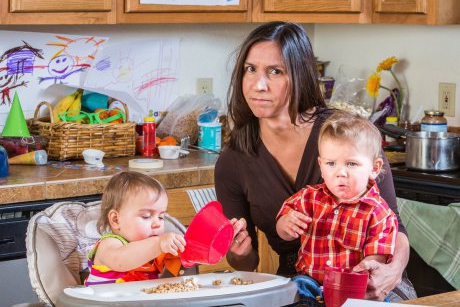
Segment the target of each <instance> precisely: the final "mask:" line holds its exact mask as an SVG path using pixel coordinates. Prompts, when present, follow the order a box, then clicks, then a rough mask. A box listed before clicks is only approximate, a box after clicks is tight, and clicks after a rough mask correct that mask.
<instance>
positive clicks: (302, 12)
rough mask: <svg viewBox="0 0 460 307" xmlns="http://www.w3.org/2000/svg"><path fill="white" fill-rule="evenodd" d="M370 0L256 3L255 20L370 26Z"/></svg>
mask: <svg viewBox="0 0 460 307" xmlns="http://www.w3.org/2000/svg"><path fill="white" fill-rule="evenodd" d="M371 6H372V2H371V1H369V0H253V9H252V21H254V22H265V21H274V20H286V21H294V22H301V23H368V22H370V18H371V12H372V11H371Z"/></svg>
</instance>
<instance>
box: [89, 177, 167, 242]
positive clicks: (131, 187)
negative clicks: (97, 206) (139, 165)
mask: <svg viewBox="0 0 460 307" xmlns="http://www.w3.org/2000/svg"><path fill="white" fill-rule="evenodd" d="M141 190H148V191H153V192H155V193H156V194H157V198H156V199H155V201H156V200H158V198H160V196H161V194H162V193H166V189H165V188H164V187H163V185H162V184H161V183H160V182H159V181H158V180H155V179H153V178H152V177H149V176H147V175H145V174H142V173H138V172H121V173H118V174H116V175H115V176H113V177H112V178H111V179H110V181H109V183H108V184H107V186H106V187H105V189H104V193H103V194H102V205H101V216H100V217H99V220H98V222H97V229H98V230H99V232H100V233H103V232H105V231H106V230H107V229H109V227H110V224H109V219H108V214H109V212H110V210H112V209H114V210H117V211H118V210H120V208H121V207H122V206H125V205H129V203H128V202H129V199H130V197H131V196H133V195H135V194H137V193H139V191H141Z"/></svg>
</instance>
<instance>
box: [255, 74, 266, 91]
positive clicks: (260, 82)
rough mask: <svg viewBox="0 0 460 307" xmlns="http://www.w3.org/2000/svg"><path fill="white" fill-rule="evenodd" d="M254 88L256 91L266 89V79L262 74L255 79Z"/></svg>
mask: <svg viewBox="0 0 460 307" xmlns="http://www.w3.org/2000/svg"><path fill="white" fill-rule="evenodd" d="M256 89H257V90H258V91H265V90H267V80H266V78H265V76H264V75H262V74H261V75H259V77H258V78H257V81H256Z"/></svg>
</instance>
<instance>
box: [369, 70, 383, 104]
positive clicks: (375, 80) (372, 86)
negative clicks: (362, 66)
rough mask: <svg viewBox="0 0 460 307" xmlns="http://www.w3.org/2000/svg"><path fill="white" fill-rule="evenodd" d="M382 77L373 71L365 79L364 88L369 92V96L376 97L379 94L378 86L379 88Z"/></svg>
mask: <svg viewBox="0 0 460 307" xmlns="http://www.w3.org/2000/svg"><path fill="white" fill-rule="evenodd" d="M381 79H382V77H380V75H379V74H378V73H376V72H375V73H373V74H372V75H371V76H370V77H369V79H368V80H367V84H366V88H367V92H368V93H369V96H371V97H374V98H375V97H377V95H378V94H379V88H380V80H381Z"/></svg>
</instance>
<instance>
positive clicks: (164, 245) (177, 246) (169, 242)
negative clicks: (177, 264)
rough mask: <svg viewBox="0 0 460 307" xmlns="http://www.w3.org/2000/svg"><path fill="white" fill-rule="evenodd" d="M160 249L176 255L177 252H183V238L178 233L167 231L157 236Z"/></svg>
mask: <svg viewBox="0 0 460 307" xmlns="http://www.w3.org/2000/svg"><path fill="white" fill-rule="evenodd" d="M159 238H160V249H161V251H162V252H163V253H170V254H171V255H174V256H177V255H178V252H177V251H180V252H183V251H184V248H185V239H184V237H183V236H181V235H180V234H177V233H174V232H167V233H164V234H162V235H160V236H159Z"/></svg>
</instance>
